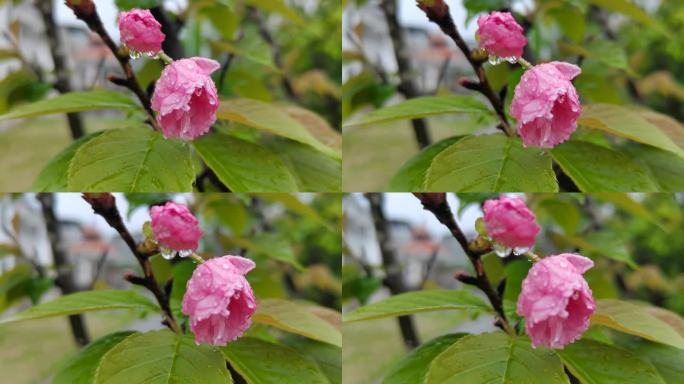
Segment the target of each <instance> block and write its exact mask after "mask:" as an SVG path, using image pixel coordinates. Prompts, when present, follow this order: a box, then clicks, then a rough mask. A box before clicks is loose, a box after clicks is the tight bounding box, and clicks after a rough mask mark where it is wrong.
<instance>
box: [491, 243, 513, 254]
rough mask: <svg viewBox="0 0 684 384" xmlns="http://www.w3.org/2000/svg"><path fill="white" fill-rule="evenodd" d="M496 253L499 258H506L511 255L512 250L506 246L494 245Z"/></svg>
mask: <svg viewBox="0 0 684 384" xmlns="http://www.w3.org/2000/svg"><path fill="white" fill-rule="evenodd" d="M494 253H496V255H497V256H499V257H506V256H508V255H509V254H510V253H511V249H510V248H508V247H506V246H505V245H501V244H499V243H494Z"/></svg>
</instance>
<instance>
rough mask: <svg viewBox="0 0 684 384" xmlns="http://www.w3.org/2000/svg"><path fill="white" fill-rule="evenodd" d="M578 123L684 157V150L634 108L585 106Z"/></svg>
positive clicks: (603, 105) (602, 105)
mask: <svg viewBox="0 0 684 384" xmlns="http://www.w3.org/2000/svg"><path fill="white" fill-rule="evenodd" d="M578 123H579V124H580V125H582V126H585V127H589V128H594V129H600V130H602V131H605V132H608V133H610V134H613V135H616V136H620V137H624V138H627V139H630V140H634V141H637V142H640V143H643V144H648V145H651V146H654V147H657V148H661V149H664V150H666V151H670V152H672V153H675V154H677V155H679V156H684V149H682V148H681V147H679V146H678V145H677V144H676V143H675V142H674V141H672V139H671V138H670V137H669V136H668V135H666V134H665V133H663V132H662V131H661V130H660V129H659V128H658V126H656V125H654V124H651V123H650V122H649V121H648V120H647V119H646V118H644V117H642V116H641V115H640V114H639V113H637V112H635V111H634V109H633V108H627V107H622V106H619V105H613V104H590V105H585V106H583V107H582V116H580V118H579V120H578Z"/></svg>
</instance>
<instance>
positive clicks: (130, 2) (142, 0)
mask: <svg viewBox="0 0 684 384" xmlns="http://www.w3.org/2000/svg"><path fill="white" fill-rule="evenodd" d="M114 3H116V7H117V8H119V10H121V11H128V10H130V9H133V8H142V9H150V8H153V7H158V6H160V5H161V3H162V0H114Z"/></svg>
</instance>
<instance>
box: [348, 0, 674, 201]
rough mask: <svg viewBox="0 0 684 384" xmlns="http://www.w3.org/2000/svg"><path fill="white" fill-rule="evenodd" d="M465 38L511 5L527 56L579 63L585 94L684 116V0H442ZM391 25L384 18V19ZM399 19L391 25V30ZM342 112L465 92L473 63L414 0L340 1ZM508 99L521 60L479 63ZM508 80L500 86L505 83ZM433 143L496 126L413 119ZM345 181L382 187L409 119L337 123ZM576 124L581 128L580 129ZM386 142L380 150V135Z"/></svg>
mask: <svg viewBox="0 0 684 384" xmlns="http://www.w3.org/2000/svg"><path fill="white" fill-rule="evenodd" d="M446 3H447V4H448V5H449V7H450V10H451V15H452V17H453V19H454V21H455V23H456V25H457V27H458V30H459V32H460V33H461V35H462V36H463V38H464V39H465V40H466V42H467V43H468V45H469V47H471V48H474V47H476V46H477V42H476V40H475V32H476V30H477V23H476V20H477V17H478V16H479V15H480V14H482V13H485V12H490V11H492V10H502V11H506V10H507V11H512V12H513V13H514V14H515V15H516V18H517V20H518V21H519V22H520V23H521V25H522V26H523V27H524V29H525V34H526V37H527V39H528V42H529V43H528V46H527V47H526V49H525V52H524V57H525V58H526V59H527V60H528V61H530V62H532V63H542V62H548V61H552V60H562V61H567V62H570V63H575V64H577V65H579V66H581V68H582V70H583V73H582V75H581V76H580V77H578V78H577V79H576V80H575V81H574V84H575V86H576V87H577V90H578V91H579V93H580V95H581V98H582V102H583V103H611V104H638V105H642V106H644V107H648V108H651V109H654V110H656V111H659V112H662V113H665V114H667V115H669V116H671V117H673V118H675V119H677V120H679V121H682V120H684V103H682V101H684V70H683V69H682V68H684V65H682V62H683V61H684V47H683V46H682V45H681V44H679V43H678V42H677V40H678V39H676V38H675V36H678V35H680V34H681V33H682V32H684V3H683V2H681V1H664V0H629V1H596V0H489V1H477V0H446ZM390 26H391V27H392V28H389V27H390ZM394 29H396V31H397V32H396V33H393V32H392V31H393V30H394ZM342 50H343V55H344V62H343V69H342V80H343V91H344V92H343V98H342V116H343V120H344V121H352V120H354V119H357V118H358V117H359V116H361V115H363V114H365V113H367V112H369V111H370V110H373V109H376V108H379V107H381V106H383V105H390V104H395V103H397V102H399V101H401V100H404V99H407V98H413V97H417V96H428V95H435V94H437V95H439V94H468V95H471V96H476V97H480V96H479V95H478V94H477V93H475V92H471V91H468V90H466V89H465V88H463V87H462V86H460V85H459V83H458V81H459V79H461V78H464V77H466V78H472V77H473V71H472V68H471V67H470V65H469V64H468V62H467V61H466V59H465V57H464V56H463V55H462V53H461V52H460V51H459V50H458V49H457V48H456V46H455V44H454V43H453V42H452V41H451V40H450V39H449V38H448V37H447V36H445V35H444V34H443V33H442V32H441V31H440V30H439V29H438V27H437V26H436V25H435V24H433V23H430V22H429V21H428V19H427V17H426V16H425V14H424V13H423V12H422V11H421V10H420V9H418V7H417V6H416V4H415V2H413V1H397V0H355V1H347V5H346V7H345V9H344V19H343V31H342ZM485 69H486V71H487V77H488V79H489V81H490V83H491V84H492V86H493V88H494V90H495V91H497V92H501V91H502V90H503V92H504V95H505V99H506V100H505V101H506V102H505V105H506V106H509V105H510V100H511V97H512V94H513V92H512V91H513V89H514V87H515V85H516V84H517V82H518V80H519V78H520V76H521V74H522V69H521V68H520V67H519V66H514V65H508V64H501V65H496V66H492V65H490V64H488V63H487V64H485ZM504 89H505V90H504ZM420 121H421V123H420V124H422V125H423V126H424V127H425V129H426V131H427V133H428V136H429V137H430V142H432V143H434V142H437V141H439V140H441V139H444V138H446V137H451V136H457V135H465V134H471V133H474V132H476V131H477V132H480V133H493V132H495V128H494V126H495V124H494V123H493V121H491V120H489V119H484V120H483V119H479V118H478V119H473V118H470V117H463V116H456V115H452V116H439V117H433V118H427V119H422V120H420ZM343 134H344V154H345V161H344V164H343V167H344V168H343V175H344V190H347V191H377V190H382V189H384V187H385V186H386V184H387V182H388V181H389V180H390V178H391V177H392V175H394V174H395V173H396V171H397V170H398V169H399V168H400V167H401V165H402V164H404V163H405V162H406V161H407V160H408V159H409V158H411V157H412V156H413V155H414V154H416V153H418V152H419V150H420V148H421V147H422V146H424V144H425V143H421V142H419V141H418V140H417V139H416V136H415V135H414V132H413V129H412V123H411V122H408V121H400V122H392V123H386V124H375V125H366V126H355V127H348V128H344V130H343ZM579 134H582V129H580V130H579ZM378 142H380V143H383V146H382V150H378V148H377V143H378Z"/></svg>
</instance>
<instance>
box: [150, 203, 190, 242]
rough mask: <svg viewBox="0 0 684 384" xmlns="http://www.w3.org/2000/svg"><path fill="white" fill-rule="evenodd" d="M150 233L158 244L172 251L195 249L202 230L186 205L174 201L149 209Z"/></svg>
mask: <svg viewBox="0 0 684 384" xmlns="http://www.w3.org/2000/svg"><path fill="white" fill-rule="evenodd" d="M150 216H151V217H152V222H151V227H152V234H153V235H154V238H155V240H157V242H158V243H159V245H160V246H162V247H164V248H167V249H170V250H173V251H194V250H196V249H197V246H198V244H199V239H200V237H202V230H201V229H200V228H199V226H198V221H197V218H195V216H194V215H193V214H192V212H190V210H189V209H188V207H186V206H185V205H182V204H176V203H174V202H171V201H170V202H168V203H166V204H165V205H163V206H154V207H152V208H151V209H150Z"/></svg>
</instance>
